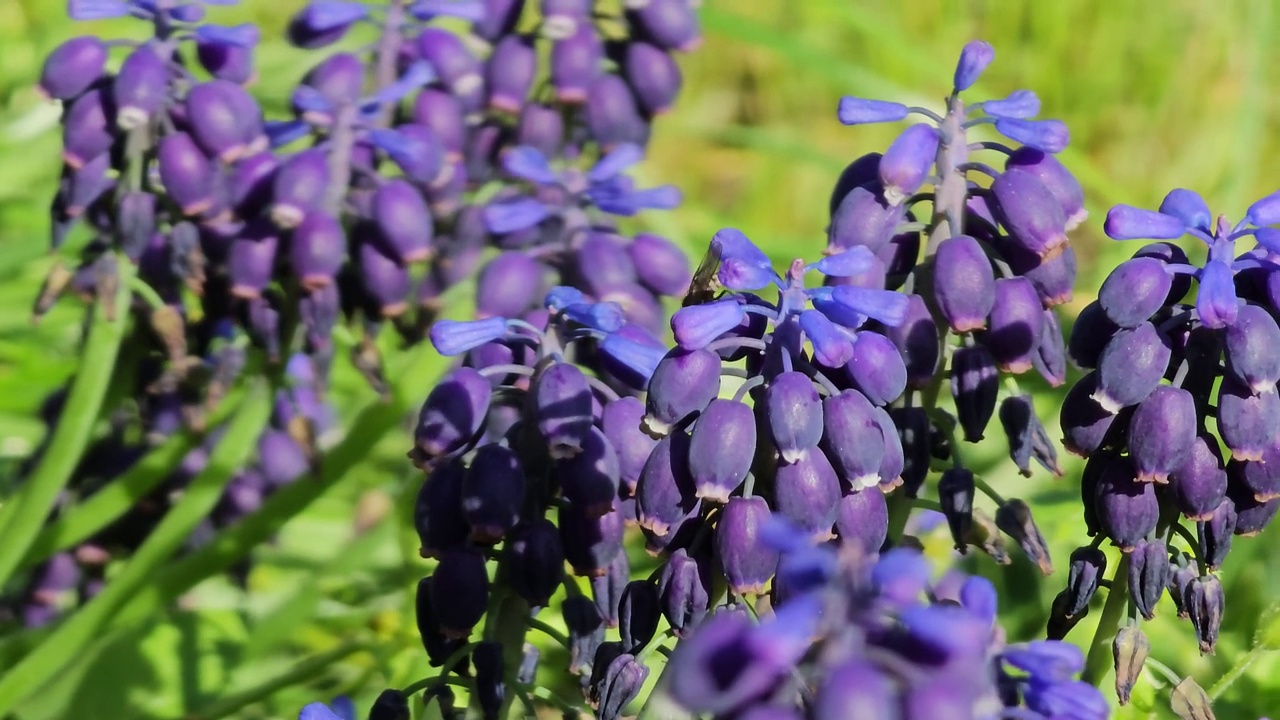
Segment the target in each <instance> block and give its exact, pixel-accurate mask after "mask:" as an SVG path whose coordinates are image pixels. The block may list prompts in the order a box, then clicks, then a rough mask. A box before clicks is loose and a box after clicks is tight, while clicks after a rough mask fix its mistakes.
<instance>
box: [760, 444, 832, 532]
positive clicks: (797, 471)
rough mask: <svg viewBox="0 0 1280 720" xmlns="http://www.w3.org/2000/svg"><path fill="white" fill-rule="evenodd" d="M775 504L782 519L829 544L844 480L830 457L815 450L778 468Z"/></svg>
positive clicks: (775, 481) (774, 491)
mask: <svg viewBox="0 0 1280 720" xmlns="http://www.w3.org/2000/svg"><path fill="white" fill-rule="evenodd" d="M773 500H774V504H775V505H776V506H777V511H778V514H779V515H781V516H782V517H784V518H786V519H787V520H790V521H791V522H792V523H794V524H795V525H796V526H798V527H799V528H800V529H801V530H803V531H804V532H805V533H806V534H808V535H809V536H811V537H812V538H813V539H815V540H817V541H819V542H821V541H824V540H828V539H830V538H831V528H832V526H833V525H834V524H835V520H836V513H837V511H838V510H839V506H840V479H839V477H838V476H837V475H836V471H835V468H833V467H832V466H831V461H830V460H828V459H827V456H826V454H825V453H823V452H822V451H821V450H819V449H817V448H814V449H812V450H810V451H809V452H807V453H805V454H804V455H803V456H801V457H800V458H799V459H797V460H796V461H795V462H784V463H780V464H779V465H778V469H777V473H776V475H775V477H774V488H773Z"/></svg>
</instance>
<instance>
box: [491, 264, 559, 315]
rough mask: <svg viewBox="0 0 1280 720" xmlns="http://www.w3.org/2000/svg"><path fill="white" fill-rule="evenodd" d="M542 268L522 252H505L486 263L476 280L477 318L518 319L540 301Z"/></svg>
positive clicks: (543, 269)
mask: <svg viewBox="0 0 1280 720" xmlns="http://www.w3.org/2000/svg"><path fill="white" fill-rule="evenodd" d="M544 272H545V268H544V267H543V266H542V265H541V264H539V263H538V261H536V260H534V259H533V258H531V257H529V256H528V255H527V254H525V253H522V252H515V251H508V252H504V253H501V254H499V255H498V256H496V257H494V258H493V259H492V260H490V261H489V262H488V263H487V264H486V265H485V266H484V269H483V270H481V271H480V276H479V277H478V278H477V279H476V312H477V314H478V315H479V316H480V317H491V316H498V317H519V316H520V315H521V314H522V313H524V311H525V310H528V309H529V308H530V307H533V305H534V304H535V303H536V302H537V301H538V300H539V299H541V295H542V291H543V289H544V287H543V273H544Z"/></svg>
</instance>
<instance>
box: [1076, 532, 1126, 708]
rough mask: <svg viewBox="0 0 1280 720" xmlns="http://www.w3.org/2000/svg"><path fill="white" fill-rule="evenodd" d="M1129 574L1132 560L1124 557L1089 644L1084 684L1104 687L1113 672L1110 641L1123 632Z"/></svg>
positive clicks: (1112, 581)
mask: <svg viewBox="0 0 1280 720" xmlns="http://www.w3.org/2000/svg"><path fill="white" fill-rule="evenodd" d="M1128 572H1129V558H1128V557H1122V558H1121V559H1120V562H1119V563H1118V564H1117V565H1116V572H1115V575H1113V576H1112V578H1111V589H1110V590H1108V591H1107V602H1106V604H1105V605H1103V606H1102V617H1101V618H1099V620H1098V629H1097V631H1096V632H1094V634H1093V640H1091V641H1090V642H1089V656H1088V659H1087V660H1085V665H1084V674H1083V676H1082V677H1083V679H1084V681H1085V682H1087V683H1090V684H1092V685H1095V686H1099V687H1101V685H1102V681H1103V680H1106V679H1107V674H1108V673H1110V672H1111V670H1112V664H1113V663H1112V659H1111V640H1112V639H1113V638H1114V637H1115V636H1116V631H1117V630H1118V629H1119V628H1120V620H1121V619H1122V618H1123V617H1124V606H1125V601H1126V600H1127V599H1128V595H1129V584H1128V583H1126V582H1125V581H1124V578H1125V575H1126V574H1127V573H1128Z"/></svg>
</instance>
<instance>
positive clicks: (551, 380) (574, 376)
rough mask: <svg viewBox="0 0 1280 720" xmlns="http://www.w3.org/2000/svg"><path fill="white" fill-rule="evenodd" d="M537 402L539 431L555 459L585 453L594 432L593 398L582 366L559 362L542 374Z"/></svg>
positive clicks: (535, 396) (536, 389)
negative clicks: (592, 425)
mask: <svg viewBox="0 0 1280 720" xmlns="http://www.w3.org/2000/svg"><path fill="white" fill-rule="evenodd" d="M533 403H534V408H535V411H534V412H535V417H536V418H537V422H538V431H539V432H541V433H542V437H543V438H544V439H545V440H546V441H547V447H548V448H549V449H550V452H551V456H552V457H553V458H557V459H563V458H570V457H573V456H574V455H577V454H578V453H580V452H582V448H583V444H584V443H585V442H586V440H587V435H588V434H590V433H591V430H592V427H591V423H592V395H591V387H590V386H589V385H588V384H587V378H586V376H585V375H583V374H582V371H581V370H579V369H578V366H576V365H573V364H571V363H566V362H557V363H553V364H552V365H550V366H548V367H547V368H546V369H544V370H543V371H542V372H541V373H539V374H538V375H537V377H536V379H535V380H534V387H533ZM615 461H616V456H615Z"/></svg>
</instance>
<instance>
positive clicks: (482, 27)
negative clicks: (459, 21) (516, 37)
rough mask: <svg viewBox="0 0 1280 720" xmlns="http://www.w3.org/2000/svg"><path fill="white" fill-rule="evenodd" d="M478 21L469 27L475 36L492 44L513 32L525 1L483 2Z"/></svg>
mask: <svg viewBox="0 0 1280 720" xmlns="http://www.w3.org/2000/svg"><path fill="white" fill-rule="evenodd" d="M481 5H482V12H481V13H480V19H478V20H476V21H475V22H473V23H472V25H471V30H472V32H474V33H475V34H476V35H477V36H479V37H481V38H483V39H484V40H487V41H489V42H494V41H496V40H498V39H499V38H501V37H502V36H504V35H507V34H509V33H511V32H512V31H513V30H515V28H516V25H518V24H520V15H521V14H522V13H523V12H524V6H525V0H484V2H482V3H481Z"/></svg>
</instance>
